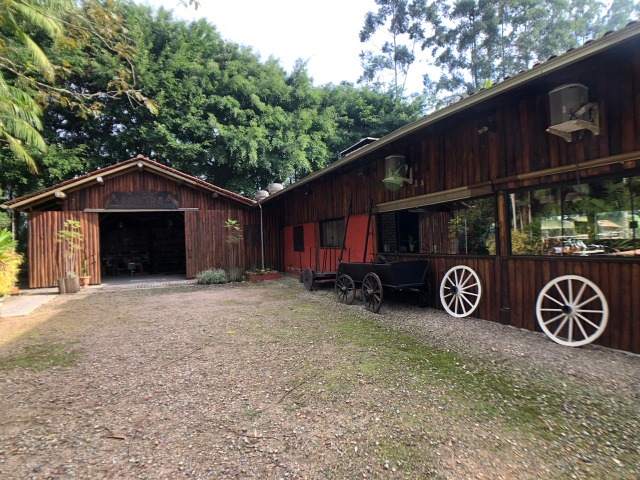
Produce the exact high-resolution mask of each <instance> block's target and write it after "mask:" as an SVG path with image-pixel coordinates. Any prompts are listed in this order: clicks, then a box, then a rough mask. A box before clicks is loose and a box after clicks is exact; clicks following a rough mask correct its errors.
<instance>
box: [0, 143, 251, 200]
mask: <svg viewBox="0 0 640 480" xmlns="http://www.w3.org/2000/svg"><path fill="white" fill-rule="evenodd" d="M138 168H144V169H146V170H147V171H151V172H154V173H156V174H158V175H163V176H165V177H169V178H173V179H175V180H176V181H179V182H182V183H184V184H187V185H190V186H192V187H194V188H201V189H204V190H206V191H209V192H213V193H216V194H218V195H219V196H221V197H225V198H228V199H229V200H233V201H236V202H240V203H242V204H244V205H249V206H254V205H256V202H255V201H254V200H251V199H249V198H246V197H243V196H242V195H239V194H237V193H234V192H230V191H229V190H225V189H224V188H220V187H217V186H215V185H213V184H211V183H208V182H205V181H204V180H201V179H199V178H196V177H192V176H191V175H187V174H186V173H183V172H181V171H179V170H176V169H174V168H171V167H168V166H166V165H163V164H161V163H158V162H156V161H154V160H151V159H149V158H147V157H144V156H142V155H138V156H136V157H134V158H130V159H129V160H125V161H122V162H119V163H116V164H115V165H111V166H109V167H105V168H101V169H99V170H95V171H93V172H91V173H87V174H86V175H82V176H80V177H76V178H72V179H69V180H66V181H64V182H61V183H58V184H57V185H53V186H51V187H49V188H45V189H44V190H40V191H37V192H33V193H30V194H28V195H24V196H22V197H19V198H14V199H13V200H11V201H8V202H6V203H5V204H3V205H1V207H2V208H10V209H12V210H26V209H29V208H30V207H33V206H35V205H38V204H40V203H43V202H44V201H47V200H50V199H51V196H52V195H55V194H56V192H64V191H72V190H79V189H82V188H85V187H88V186H93V185H94V184H95V183H96V181H97V179H98V178H99V177H102V178H103V179H106V178H108V177H109V176H111V175H120V174H122V173H125V172H127V171H128V170H135V169H138Z"/></svg>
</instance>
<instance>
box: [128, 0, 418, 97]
mask: <svg viewBox="0 0 640 480" xmlns="http://www.w3.org/2000/svg"><path fill="white" fill-rule="evenodd" d="M139 3H141V4H148V5H150V6H152V7H160V6H163V7H164V8H166V9H167V10H173V13H174V16H175V17H176V18H180V19H184V20H195V19H199V18H203V17H204V18H206V19H207V21H208V22H209V23H212V24H213V25H215V26H216V28H217V30H218V32H219V33H220V35H221V36H222V37H223V38H224V39H225V40H230V41H232V42H235V43H239V44H242V45H249V46H251V47H252V48H253V51H254V52H256V53H259V54H260V57H261V59H262V60H263V61H264V60H266V59H267V58H268V57H269V56H273V57H275V58H277V59H279V60H280V64H281V65H282V67H283V68H284V69H285V70H286V71H287V72H290V71H291V69H292V67H293V65H294V63H295V61H296V60H297V59H298V58H302V59H303V60H307V61H308V63H307V71H308V72H309V74H310V75H311V77H313V79H314V83H315V84H316V85H323V84H325V83H330V82H331V83H334V84H338V83H340V82H341V81H343V80H346V81H349V82H352V83H355V82H356V81H357V80H358V78H359V77H360V75H361V73H362V68H361V66H360V57H359V55H360V52H361V51H362V50H363V49H374V47H375V45H374V44H372V45H365V44H362V43H360V39H359V38H358V35H359V33H360V29H361V28H362V26H363V24H364V18H365V15H366V13H367V12H368V11H374V10H376V4H375V1H374V0H322V1H320V2H308V1H307V0H232V1H222V0H200V7H199V8H198V9H197V10H195V9H194V7H184V6H182V5H180V4H179V3H178V0H139ZM414 69H415V66H414ZM421 85H422V83H421V78H420V75H419V74H418V73H417V72H415V75H414V76H413V77H411V78H410V79H409V80H408V82H407V89H408V93H412V92H419V91H421V90H422V87H421Z"/></svg>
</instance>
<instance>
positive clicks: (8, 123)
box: [0, 0, 155, 172]
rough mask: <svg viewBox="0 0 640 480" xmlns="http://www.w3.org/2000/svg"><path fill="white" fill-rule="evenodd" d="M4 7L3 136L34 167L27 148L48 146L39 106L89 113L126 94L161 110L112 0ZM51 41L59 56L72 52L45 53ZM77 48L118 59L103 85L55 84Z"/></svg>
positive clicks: (0, 53)
mask: <svg viewBox="0 0 640 480" xmlns="http://www.w3.org/2000/svg"><path fill="white" fill-rule="evenodd" d="M0 11H2V15H1V16H0V139H2V140H4V142H5V143H6V145H7V146H8V148H9V149H10V151H11V152H12V154H13V155H15V156H16V157H17V158H19V159H21V160H22V161H24V162H26V163H27V165H28V166H29V168H30V170H31V171H32V172H35V171H36V170H37V168H36V164H35V161H34V159H33V157H32V156H31V154H30V152H29V147H34V148H36V149H38V150H40V151H43V150H44V147H45V144H44V142H43V139H42V137H41V136H40V135H39V133H38V130H40V128H41V123H40V119H39V117H40V114H41V106H44V105H47V104H50V103H52V102H58V103H60V104H62V105H65V106H68V107H72V108H74V109H76V110H78V111H80V112H82V114H83V115H84V116H86V115H87V114H89V113H96V112H98V111H99V110H100V108H101V106H102V99H103V98H108V97H118V96H126V97H127V98H128V99H129V101H130V102H131V103H132V104H145V105H147V107H148V108H150V109H152V110H153V109H155V105H154V103H153V102H152V101H150V100H149V99H148V98H147V97H145V96H144V95H143V94H142V93H141V92H140V90H137V89H136V88H135V69H134V67H133V64H132V63H131V57H132V53H133V51H132V48H131V46H130V44H129V42H128V39H127V37H126V31H125V29H124V28H123V25H122V21H121V19H120V18H119V17H118V16H117V15H116V14H115V13H114V12H115V10H114V4H113V2H112V1H111V0H106V1H100V0H0ZM52 42H53V43H55V44H57V45H58V46H59V47H60V50H59V53H60V52H63V51H66V52H68V55H60V56H59V57H60V58H58V60H59V62H53V61H51V60H50V57H49V55H47V54H46V53H45V50H46V49H47V48H48V47H49V46H50V45H51V43H52ZM78 51H83V53H84V54H85V55H91V56H99V55H101V54H103V53H104V52H108V53H109V54H110V55H111V56H112V58H117V62H116V63H115V65H114V67H115V68H114V70H113V72H112V74H111V76H110V79H109V81H108V82H107V83H106V84H105V85H104V87H103V88H102V89H100V90H98V91H96V90H83V89H78V88H76V87H75V86H73V85H70V86H69V87H68V88H62V87H60V86H59V85H56V83H55V81H56V79H59V78H60V77H64V76H65V75H66V74H67V73H68V70H69V68H70V67H71V64H70V62H69V61H68V57H70V56H73V55H74V54H76V53H77V52H78Z"/></svg>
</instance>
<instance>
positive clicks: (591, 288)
mask: <svg viewBox="0 0 640 480" xmlns="http://www.w3.org/2000/svg"><path fill="white" fill-rule="evenodd" d="M536 316H537V317H538V325H540V328H541V329H542V331H543V332H544V333H545V334H546V335H547V336H548V337H549V338H550V339H551V340H553V341H554V342H556V343H559V344H560V345H565V346H567V347H579V346H581V345H586V344H588V343H591V342H593V341H594V340H595V339H597V338H598V337H599V336H600V335H602V332H604V329H605V328H606V327H607V321H608V319H609V305H608V304H607V299H606V298H605V296H604V294H603V293H602V290H600V288H598V286H597V285H596V284H595V283H593V282H592V281H591V280H588V279H586V278H584V277H581V276H579V275H563V276H561V277H557V278H554V279H553V280H551V281H550V282H549V283H547V284H546V285H545V286H544V288H543V289H542V290H540V293H539V294H538V301H537V302H536Z"/></svg>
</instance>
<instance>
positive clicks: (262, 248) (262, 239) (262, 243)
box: [258, 203, 264, 270]
mask: <svg viewBox="0 0 640 480" xmlns="http://www.w3.org/2000/svg"><path fill="white" fill-rule="evenodd" d="M258 207H260V255H261V260H262V270H264V224H263V223H262V205H260V204H259V203H258Z"/></svg>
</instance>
